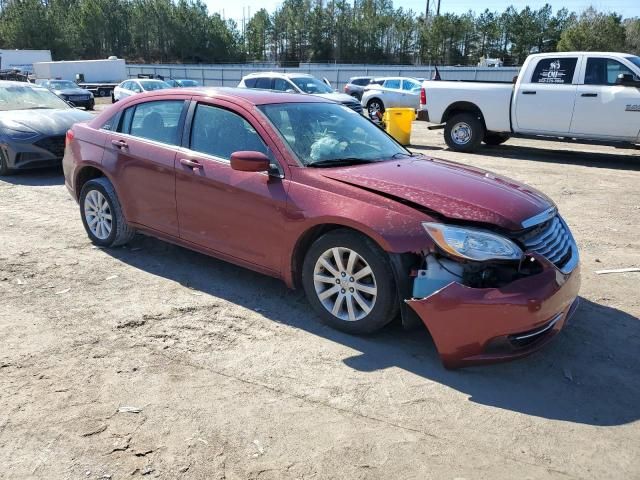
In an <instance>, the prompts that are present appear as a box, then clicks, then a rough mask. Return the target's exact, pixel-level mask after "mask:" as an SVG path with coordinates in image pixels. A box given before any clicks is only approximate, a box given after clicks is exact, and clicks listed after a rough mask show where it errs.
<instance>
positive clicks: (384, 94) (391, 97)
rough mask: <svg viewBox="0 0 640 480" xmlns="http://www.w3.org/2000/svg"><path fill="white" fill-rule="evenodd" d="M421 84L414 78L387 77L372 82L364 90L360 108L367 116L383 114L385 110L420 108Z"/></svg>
mask: <svg viewBox="0 0 640 480" xmlns="http://www.w3.org/2000/svg"><path fill="white" fill-rule="evenodd" d="M421 88H422V84H421V83H420V82H419V81H418V80H416V79H415V78H407V77H388V78H380V79H376V80H374V81H373V82H372V83H371V84H369V85H367V86H366V87H365V88H364V93H363V94H362V101H361V103H362V107H363V108H366V109H367V111H368V113H369V116H372V115H376V114H378V113H383V112H384V111H385V109H387V108H396V107H410V108H415V109H417V108H418V107H419V106H420V89H421Z"/></svg>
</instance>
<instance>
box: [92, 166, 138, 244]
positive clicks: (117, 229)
mask: <svg viewBox="0 0 640 480" xmlns="http://www.w3.org/2000/svg"><path fill="white" fill-rule="evenodd" d="M80 216H81V217H82V224H83V225H84V228H85V230H86V231H87V235H88V236H89V239H90V240H91V242H93V243H94V244H96V245H98V246H100V247H117V246H120V245H124V244H126V243H128V242H130V241H131V240H132V239H133V237H134V236H135V234H136V231H135V230H134V229H133V228H131V227H130V226H129V225H127V222H126V220H125V218H124V215H123V214H122V207H121V206H120V201H119V200H118V196H117V195H116V191H115V188H113V184H112V183H111V182H110V181H109V179H108V178H106V177H100V178H94V179H93V180H89V181H88V182H87V183H85V184H84V186H83V187H82V191H81V192H80Z"/></svg>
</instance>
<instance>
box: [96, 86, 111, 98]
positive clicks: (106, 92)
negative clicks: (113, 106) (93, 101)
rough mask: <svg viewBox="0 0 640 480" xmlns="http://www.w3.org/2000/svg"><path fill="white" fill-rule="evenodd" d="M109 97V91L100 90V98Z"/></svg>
mask: <svg viewBox="0 0 640 480" xmlns="http://www.w3.org/2000/svg"><path fill="white" fill-rule="evenodd" d="M107 95H109V91H108V90H106V89H104V88H99V89H98V96H99V97H106V96H107Z"/></svg>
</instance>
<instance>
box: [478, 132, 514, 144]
mask: <svg viewBox="0 0 640 480" xmlns="http://www.w3.org/2000/svg"><path fill="white" fill-rule="evenodd" d="M507 140H509V135H505V134H503V133H492V132H487V133H485V134H484V140H483V141H484V143H485V144H486V145H491V146H497V145H502V144H503V143H504V142H506V141H507Z"/></svg>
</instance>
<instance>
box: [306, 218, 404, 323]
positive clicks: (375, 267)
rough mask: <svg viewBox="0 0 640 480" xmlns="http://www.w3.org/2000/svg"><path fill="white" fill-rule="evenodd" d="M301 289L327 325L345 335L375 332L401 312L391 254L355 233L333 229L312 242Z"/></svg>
mask: <svg viewBox="0 0 640 480" xmlns="http://www.w3.org/2000/svg"><path fill="white" fill-rule="evenodd" d="M302 285H303V287H304V290H305V293H306V295H307V298H308V300H309V303H311V306H312V307H313V308H314V310H315V311H316V312H317V314H318V315H319V317H320V319H321V320H322V322H323V323H326V324H327V325H329V326H331V327H333V328H335V329H337V330H341V331H343V332H347V333H353V334H367V333H372V332H374V331H376V330H379V329H380V328H382V327H384V326H385V325H386V324H387V323H389V322H390V321H391V320H393V319H394V318H395V316H396V315H397V313H398V297H397V291H396V286H395V281H394V277H393V271H392V270H391V265H390V263H389V260H388V256H387V254H386V253H385V252H384V250H382V249H381V248H380V247H379V246H378V245H376V244H375V243H374V242H373V241H372V240H370V239H369V238H367V237H365V236H363V235H361V234H359V233H357V232H353V231H351V230H346V229H344V230H343V229H340V230H333V231H331V232H329V233H327V234H325V235H323V236H322V237H320V238H319V239H318V240H316V241H315V242H314V243H313V245H312V246H311V248H310V249H309V251H308V252H307V254H306V256H305V259H304V264H303V267H302Z"/></svg>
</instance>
